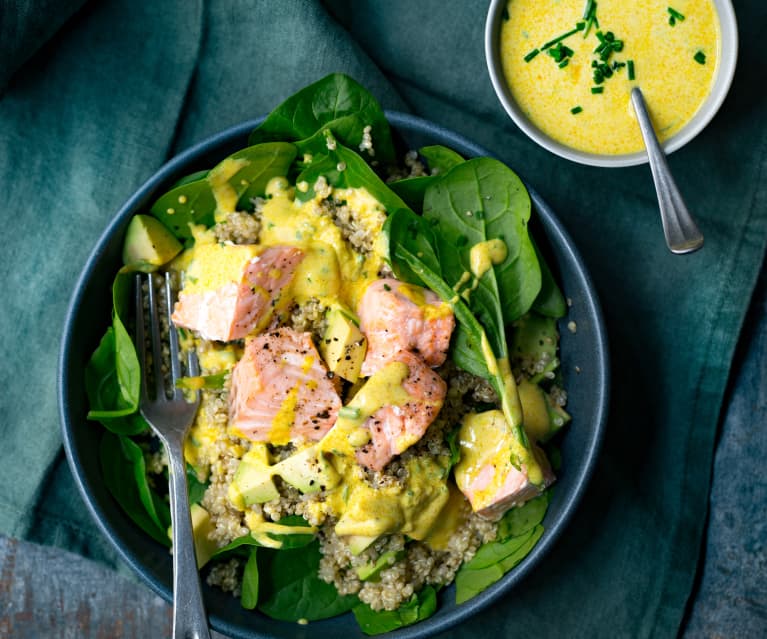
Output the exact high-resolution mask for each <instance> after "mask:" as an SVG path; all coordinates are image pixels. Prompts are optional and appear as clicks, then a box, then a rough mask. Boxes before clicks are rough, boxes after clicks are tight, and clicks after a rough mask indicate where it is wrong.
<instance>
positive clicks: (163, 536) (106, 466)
mask: <svg viewBox="0 0 767 639" xmlns="http://www.w3.org/2000/svg"><path fill="white" fill-rule="evenodd" d="M99 459H100V462H101V472H102V473H103V476H104V484H105V485H106V487H107V490H109V492H110V493H111V494H112V496H113V497H114V498H115V500H116V501H117V503H118V504H119V505H120V507H121V508H122V509H123V510H124V511H125V513H126V514H127V515H128V516H129V517H130V518H131V519H132V520H133V521H134V522H135V523H136V525H138V526H139V527H140V528H141V529H142V530H144V531H145V532H146V533H148V534H149V535H150V536H151V537H152V538H153V539H155V540H156V541H158V542H159V543H161V544H163V545H165V546H170V539H168V534H167V529H168V525H169V524H170V510H169V508H168V505H167V504H166V503H165V502H164V501H163V500H162V499H161V498H160V497H159V495H157V494H156V493H155V492H154V491H153V490H152V489H151V487H150V486H149V483H148V481H147V475H146V464H145V462H144V454H143V452H142V451H141V448H140V447H139V446H138V444H136V443H135V442H134V441H132V440H131V439H130V438H128V437H124V436H122V435H115V434H113V433H110V432H105V433H104V435H103V437H102V439H101V444H100V446H99Z"/></svg>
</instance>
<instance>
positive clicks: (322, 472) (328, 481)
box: [272, 444, 341, 494]
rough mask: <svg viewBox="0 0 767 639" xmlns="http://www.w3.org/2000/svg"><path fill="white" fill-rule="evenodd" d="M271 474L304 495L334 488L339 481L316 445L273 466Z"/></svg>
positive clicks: (338, 477) (336, 474)
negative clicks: (277, 476)
mask: <svg viewBox="0 0 767 639" xmlns="http://www.w3.org/2000/svg"><path fill="white" fill-rule="evenodd" d="M272 472H273V473H274V474H276V475H279V476H280V477H282V479H283V480H284V481H285V482H287V483H288V484H290V485H291V486H293V487H294V488H298V490H300V491H301V492H302V493H304V494H308V493H316V492H319V491H320V490H328V489H330V488H334V487H335V486H337V485H338V482H340V481H341V477H340V476H339V474H338V473H337V472H336V469H335V468H333V466H332V465H331V464H330V462H328V460H327V459H325V456H324V455H323V454H322V451H320V449H319V447H318V446H317V445H316V444H315V445H313V446H309V448H305V449H304V450H302V451H299V452H298V453H296V454H294V455H291V456H290V457H288V458H287V459H283V460H282V461H281V462H279V463H278V464H275V465H274V466H273V467H272Z"/></svg>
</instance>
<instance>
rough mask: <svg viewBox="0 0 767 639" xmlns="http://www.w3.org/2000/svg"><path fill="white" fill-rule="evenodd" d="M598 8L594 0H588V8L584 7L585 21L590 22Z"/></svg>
mask: <svg viewBox="0 0 767 639" xmlns="http://www.w3.org/2000/svg"><path fill="white" fill-rule="evenodd" d="M596 8H597V3H596V2H594V0H586V6H585V7H583V19H584V20H588V19H589V18H590V17H591V14H592V13H594V10H595V9H596Z"/></svg>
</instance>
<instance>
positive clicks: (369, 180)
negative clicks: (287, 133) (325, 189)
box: [296, 129, 407, 214]
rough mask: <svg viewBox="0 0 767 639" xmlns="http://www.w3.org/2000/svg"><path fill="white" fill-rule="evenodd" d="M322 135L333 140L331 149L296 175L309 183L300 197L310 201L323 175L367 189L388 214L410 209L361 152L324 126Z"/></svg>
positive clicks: (342, 185) (333, 182)
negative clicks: (339, 139)
mask: <svg viewBox="0 0 767 639" xmlns="http://www.w3.org/2000/svg"><path fill="white" fill-rule="evenodd" d="M322 135H323V136H324V137H325V138H326V139H327V140H329V141H330V142H331V147H333V148H330V149H325V152H324V153H317V154H315V155H314V156H313V157H312V160H311V162H309V164H308V165H307V166H306V168H304V170H303V171H302V172H301V173H300V174H299V176H298V177H297V178H296V184H300V183H301V182H306V184H307V186H308V188H307V190H306V191H303V192H302V191H301V190H299V189H297V190H296V199H298V200H299V201H302V202H303V201H306V200H309V199H311V198H313V197H314V185H315V183H316V182H317V179H318V178H319V177H320V176H323V177H324V178H325V179H326V180H327V182H328V184H330V185H331V186H333V187H335V188H364V189H366V190H367V191H368V193H370V195H372V196H373V197H374V198H375V199H376V200H378V201H379V202H380V203H381V204H382V205H383V207H384V208H385V209H386V211H387V213H389V214H391V213H393V212H394V211H397V210H399V209H406V208H407V205H406V204H405V203H404V202H403V201H402V199H400V197H399V196H398V195H397V194H396V193H394V191H392V190H391V189H390V188H389V187H388V186H386V184H384V182H383V181H382V180H381V178H379V177H378V175H376V172H375V171H373V169H371V168H370V166H369V165H368V164H367V163H366V162H365V160H363V159H362V158H361V157H360V156H359V155H358V154H357V153H355V152H354V151H352V150H351V149H347V148H346V147H345V146H343V145H342V144H340V143H339V142H337V141H336V140H335V138H334V137H333V134H332V133H331V132H330V131H329V130H327V129H324V130H323V131H322Z"/></svg>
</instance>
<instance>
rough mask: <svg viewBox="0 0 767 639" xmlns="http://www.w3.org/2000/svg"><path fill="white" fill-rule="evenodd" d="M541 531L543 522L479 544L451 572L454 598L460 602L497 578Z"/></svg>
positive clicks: (518, 560) (526, 549)
mask: <svg viewBox="0 0 767 639" xmlns="http://www.w3.org/2000/svg"><path fill="white" fill-rule="evenodd" d="M542 534H543V526H541V525H538V526H535V528H533V529H532V530H530V531H528V532H526V533H524V534H523V535H521V536H518V537H511V538H509V539H507V540H506V541H503V542H495V541H494V542H490V543H489V544H485V545H484V546H482V547H481V548H480V549H479V551H477V554H476V555H475V556H474V558H473V559H472V560H471V561H469V562H467V563H465V564H464V565H463V566H461V568H460V570H459V571H458V574H456V576H455V602H456V603H457V604H461V603H464V602H465V601H468V600H469V599H471V598H472V597H474V596H476V595H478V594H479V593H480V592H482V591H483V590H485V588H487V587H488V586H491V585H492V584H494V583H495V582H496V581H498V580H499V579H500V578H501V577H503V575H505V574H506V573H507V572H508V571H509V570H511V569H512V568H514V566H516V565H517V564H518V563H519V562H520V561H522V560H523V559H524V558H525V557H526V556H527V554H528V553H529V552H530V551H531V550H532V549H533V547H534V546H535V544H536V543H538V540H539V539H540V538H541V535H542Z"/></svg>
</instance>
